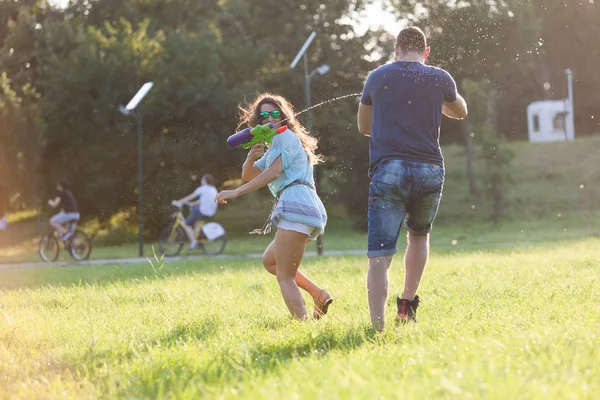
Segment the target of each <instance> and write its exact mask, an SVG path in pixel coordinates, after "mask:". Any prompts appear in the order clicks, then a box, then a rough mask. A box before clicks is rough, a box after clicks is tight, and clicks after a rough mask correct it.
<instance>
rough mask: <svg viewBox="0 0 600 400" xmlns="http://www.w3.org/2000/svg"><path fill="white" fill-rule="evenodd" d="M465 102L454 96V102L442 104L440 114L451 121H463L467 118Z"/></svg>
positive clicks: (459, 96) (458, 95)
mask: <svg viewBox="0 0 600 400" xmlns="http://www.w3.org/2000/svg"><path fill="white" fill-rule="evenodd" d="M468 113H469V111H468V110H467V102H466V101H465V99H463V97H462V96H461V95H460V94H458V93H457V94H456V101H453V102H448V101H446V102H444V105H443V106H442V114H444V115H445V116H446V117H449V118H453V119H463V118H465V117H466V116H467V114H468Z"/></svg>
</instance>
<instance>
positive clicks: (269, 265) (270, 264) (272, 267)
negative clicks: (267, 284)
mask: <svg viewBox="0 0 600 400" xmlns="http://www.w3.org/2000/svg"><path fill="white" fill-rule="evenodd" d="M262 263H263V266H264V267H265V269H266V270H267V271H269V272H270V273H271V274H273V275H276V274H277V265H276V264H275V257H273V254H272V253H271V252H269V251H268V250H267V251H265V252H264V254H263V256H262Z"/></svg>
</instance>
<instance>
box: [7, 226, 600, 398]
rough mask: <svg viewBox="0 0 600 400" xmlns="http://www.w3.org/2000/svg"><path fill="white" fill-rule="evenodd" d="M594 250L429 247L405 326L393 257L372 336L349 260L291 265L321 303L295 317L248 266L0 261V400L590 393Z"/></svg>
mask: <svg viewBox="0 0 600 400" xmlns="http://www.w3.org/2000/svg"><path fill="white" fill-rule="evenodd" d="M488 244H490V245H491V244H492V243H488ZM599 245H600V240H599V239H598V238H597V237H593V236H592V237H588V238H581V239H569V240H564V241H561V242H552V241H550V242H548V241H540V242H539V243H537V244H529V245H513V246H507V247H505V248H497V249H493V248H491V247H492V246H486V245H485V243H481V245H480V246H479V248H476V247H475V248H470V249H469V248H463V249H456V248H453V247H449V248H446V249H440V250H438V251H435V249H434V252H433V254H432V257H431V259H430V262H429V264H428V269H427V271H426V276H425V280H424V282H423V285H422V288H421V290H420V293H419V294H420V296H421V297H422V299H423V301H422V304H421V307H420V308H419V322H418V323H417V324H411V325H407V326H403V325H402V326H397V325H396V324H395V323H394V321H393V317H394V312H395V301H394V299H395V297H394V295H395V294H397V293H399V292H400V291H401V285H402V279H401V277H402V262H401V257H399V258H398V259H397V260H396V261H395V262H394V266H393V268H392V281H391V282H392V283H391V287H390V294H391V296H390V301H389V308H388V313H387V325H386V328H385V331H384V332H383V333H381V334H377V333H375V332H373V331H372V329H371V328H370V327H369V324H368V309H367V304H366V294H365V268H366V260H365V258H364V257H361V256H349V257H344V256H336V257H322V258H309V259H306V261H305V263H304V270H305V271H306V272H307V273H308V274H309V275H310V276H311V277H312V278H314V279H315V280H316V281H317V282H318V283H320V284H321V285H323V286H325V287H326V288H328V290H329V291H330V292H331V293H332V295H333V296H334V297H335V301H334V303H333V305H332V307H331V308H330V313H329V314H328V315H327V316H325V317H324V318H323V319H322V320H320V321H311V322H297V321H293V320H291V319H290V317H289V316H288V313H287V311H286V309H285V306H284V304H283V301H282V300H281V297H280V294H279V290H278V287H277V283H276V281H275V279H274V278H273V277H272V276H271V275H269V274H268V273H266V272H265V271H264V270H263V269H262V267H261V266H260V263H259V261H258V260H235V259H206V260H202V261H201V262H199V261H197V260H196V261H191V260H187V261H178V262H166V263H156V260H155V261H154V262H153V264H154V265H152V264H151V263H149V262H148V263H140V264H135V265H127V266H121V265H119V264H115V265H109V266H71V267H68V268H43V269H9V270H5V271H2V279H1V280H0V287H1V288H2V289H0V290H1V291H0V296H1V298H2V301H1V304H2V306H1V311H2V315H1V316H0V318H1V321H2V323H0V397H1V398H21V399H33V398H136V399H139V398H178V399H196V398H281V399H284V398H285V399H291V398H306V399H311V398H317V397H327V398H332V399H336V398H406V397H412V398H506V399H519V398H527V399H532V398H533V399H535V398H545V399H548V398H557V399H559V398H560V399H582V398H593V397H594V396H595V394H597V393H599V391H600V368H599V367H598V363H597V360H598V358H599V356H600V355H599V353H598V347H599V345H600V338H599V337H598V332H599V331H600V308H599V307H598V304H597V299H598V298H599V296H600V286H599V285H598V280H599V279H598V278H600V272H599V271H600V246H599ZM306 300H307V305H308V306H310V307H312V303H311V301H309V300H310V299H309V298H306Z"/></svg>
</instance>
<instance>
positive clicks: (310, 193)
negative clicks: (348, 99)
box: [215, 93, 333, 319]
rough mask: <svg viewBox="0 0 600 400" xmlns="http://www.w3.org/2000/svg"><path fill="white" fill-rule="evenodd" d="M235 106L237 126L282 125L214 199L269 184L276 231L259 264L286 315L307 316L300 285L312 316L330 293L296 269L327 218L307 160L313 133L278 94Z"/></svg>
mask: <svg viewBox="0 0 600 400" xmlns="http://www.w3.org/2000/svg"><path fill="white" fill-rule="evenodd" d="M241 111H242V116H241V120H240V124H239V126H238V128H239V127H241V126H243V125H248V126H250V127H254V126H256V125H259V124H260V125H264V124H268V123H271V124H273V125H274V127H275V128H278V127H280V126H281V124H282V122H285V125H287V126H288V129H287V130H286V131H285V132H283V133H280V134H278V135H276V136H275V137H274V138H273V141H272V143H271V145H270V146H269V148H268V150H267V151H266V152H265V151H264V149H263V147H262V145H255V146H253V147H252V148H251V149H250V151H249V152H248V156H247V157H246V161H245V162H244V165H243V167H242V179H243V180H244V182H248V183H246V184H245V185H243V186H241V187H239V188H237V189H235V190H224V191H221V192H220V193H218V194H217V196H216V198H215V201H218V202H219V203H221V204H226V203H227V201H228V200H232V199H235V198H237V197H239V196H241V195H243V194H246V193H249V192H253V191H255V190H257V189H260V188H261V187H264V186H266V185H268V186H269V189H270V190H271V193H272V194H273V196H275V198H276V206H275V207H274V208H273V212H272V213H271V215H270V216H269V221H268V223H267V225H268V226H269V225H270V224H272V225H273V226H275V227H276V229H277V231H276V233H275V239H274V240H273V241H272V242H271V244H269V246H268V247H267V249H266V250H265V252H264V254H263V258H262V261H263V265H264V266H265V268H266V269H267V271H269V272H270V273H272V274H273V275H275V276H277V283H278V284H279V287H280V289H281V294H282V295H283V299H284V300H285V303H286V305H287V307H288V309H289V310H290V313H291V314H292V316H294V317H295V318H298V319H307V318H308V315H307V312H306V308H305V306H304V299H303V297H302V294H301V293H300V290H299V287H300V288H302V289H304V290H305V291H307V292H308V293H309V294H310V295H311V296H312V298H313V300H314V311H313V318H315V319H318V318H320V317H321V316H323V315H325V314H326V313H327V309H328V307H329V305H330V304H331V303H332V302H333V298H332V297H331V295H330V294H329V293H328V292H327V291H326V290H323V289H321V288H320V287H319V286H317V285H316V284H315V283H314V282H312V281H311V280H310V279H308V278H307V277H306V275H304V274H303V273H302V272H300V271H299V270H298V268H299V266H300V262H301V261H302V257H303V256H304V250H305V248H306V244H307V243H308V242H310V241H311V240H313V239H315V238H317V236H319V235H321V234H323V232H324V230H325V224H326V223H327V213H326V211H325V207H324V206H323V203H322V202H321V199H319V196H318V195H317V192H316V191H315V184H314V179H313V165H315V164H317V163H318V162H321V161H322V159H321V157H320V156H318V155H316V154H315V150H316V149H317V139H315V138H314V137H311V136H310V135H309V134H308V133H307V131H306V129H305V128H304V127H303V126H302V125H301V124H300V123H299V122H298V121H297V120H296V119H295V118H294V110H293V107H292V105H291V104H290V103H289V102H288V101H287V100H286V99H284V98H283V97H281V96H278V95H273V94H270V93H266V94H262V95H260V96H259V97H258V98H257V99H256V100H255V101H254V102H253V103H252V104H251V105H250V106H249V107H248V108H247V109H244V108H241ZM268 226H267V230H266V231H267V232H268V229H269V228H268ZM264 233H266V232H264Z"/></svg>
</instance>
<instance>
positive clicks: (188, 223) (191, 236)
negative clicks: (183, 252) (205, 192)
mask: <svg viewBox="0 0 600 400" xmlns="http://www.w3.org/2000/svg"><path fill="white" fill-rule="evenodd" d="M201 218H202V214H200V211H198V210H196V209H192V210H191V212H190V215H188V217H187V218H186V219H185V226H184V229H185V233H186V234H187V237H188V240H189V241H190V248H191V249H193V248H196V247H197V246H198V241H197V240H196V230H195V229H194V226H195V225H196V223H197V222H198V221H199V220H200V219H201Z"/></svg>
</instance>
